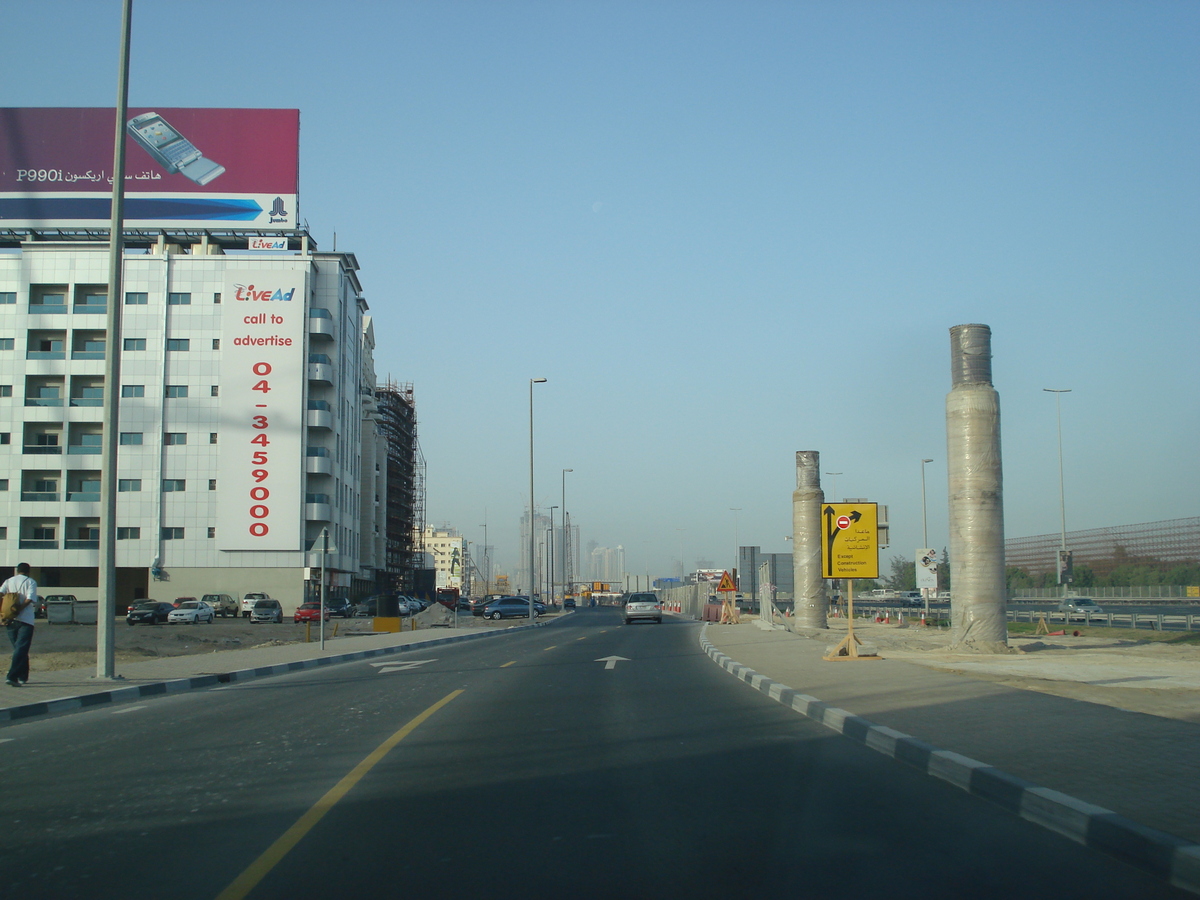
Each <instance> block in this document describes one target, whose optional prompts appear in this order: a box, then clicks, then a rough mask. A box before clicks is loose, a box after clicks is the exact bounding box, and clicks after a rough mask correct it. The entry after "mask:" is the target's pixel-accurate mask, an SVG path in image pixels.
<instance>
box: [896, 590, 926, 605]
mask: <svg viewBox="0 0 1200 900" xmlns="http://www.w3.org/2000/svg"><path fill="white" fill-rule="evenodd" d="M899 605H900V606H908V607H922V606H924V605H925V598H924V597H922V596H921V592H920V591H905V592H904V593H903V594H901V595H900V604H899Z"/></svg>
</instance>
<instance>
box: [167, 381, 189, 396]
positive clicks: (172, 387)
mask: <svg viewBox="0 0 1200 900" xmlns="http://www.w3.org/2000/svg"><path fill="white" fill-rule="evenodd" d="M187 389H188V386H187V385H186V384H168V385H167V396H168V397H176V398H178V397H186V396H187V395H188V391H187Z"/></svg>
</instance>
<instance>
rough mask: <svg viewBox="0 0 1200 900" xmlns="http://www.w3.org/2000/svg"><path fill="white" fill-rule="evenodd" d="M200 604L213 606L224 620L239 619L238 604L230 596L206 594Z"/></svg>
mask: <svg viewBox="0 0 1200 900" xmlns="http://www.w3.org/2000/svg"><path fill="white" fill-rule="evenodd" d="M200 602H201V603H207V604H208V605H209V606H211V607H212V608H213V609H214V610H216V613H217V615H218V616H220V617H221V618H222V619H224V618H225V617H226V616H233V617H234V618H235V619H236V618H237V617H238V611H239V610H238V602H237V601H236V600H234V599H233V597H231V596H230V595H229V594H205V595H204V596H203V597H201V598H200Z"/></svg>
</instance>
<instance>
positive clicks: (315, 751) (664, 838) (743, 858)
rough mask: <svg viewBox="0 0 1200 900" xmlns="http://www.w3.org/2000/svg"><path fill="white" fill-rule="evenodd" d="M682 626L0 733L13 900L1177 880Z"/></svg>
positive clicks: (903, 889) (505, 647)
mask: <svg viewBox="0 0 1200 900" xmlns="http://www.w3.org/2000/svg"><path fill="white" fill-rule="evenodd" d="M697 628H698V626H697V625H695V624H693V623H688V622H683V621H678V620H674V619H668V621H666V622H664V623H663V624H662V625H654V624H638V625H633V626H624V625H622V624H621V619H620V611H619V610H616V609H610V608H598V609H587V610H581V611H579V613H577V614H575V615H572V616H568V617H565V618H564V619H562V620H560V621H557V622H555V623H553V624H551V625H549V626H547V627H543V628H539V629H532V630H527V631H522V632H518V633H514V634H512V635H510V636H504V637H499V638H494V639H490V640H488V641H480V642H468V643H463V644H455V645H450V646H442V647H435V648H430V651H429V652H428V653H424V652H414V653H412V654H407V655H406V656H405V657H404V658H403V660H402V661H400V660H393V661H391V662H385V663H380V662H378V661H375V662H361V663H351V664H346V665H341V666H337V667H332V668H328V669H321V670H316V671H311V672H306V673H298V674H296V675H292V676H284V677H278V678H272V679H263V680H258V681H254V682H250V683H247V684H243V685H230V686H225V687H220V688H215V689H213V690H210V691H197V692H192V693H188V694H181V695H177V696H171V697H164V698H161V699H156V700H148V701H146V702H144V703H140V704H132V705H127V706H121V707H117V708H113V709H106V710H96V711H90V712H81V713H76V714H73V715H68V716H61V717H58V718H51V719H45V720H40V721H36V722H29V723H27V724H23V725H15V726H10V727H7V728H4V729H3V730H2V731H0V741H4V743H3V744H0V752H2V753H3V758H4V759H6V760H9V763H8V772H7V774H6V778H5V787H4V789H3V790H2V791H0V823H2V824H3V826H4V833H5V834H6V837H5V839H4V844H3V846H4V849H3V850H0V855H2V856H3V858H4V869H3V871H4V880H5V895H6V896H10V897H21V898H38V897H48V898H49V897H53V898H58V897H62V898H68V897H72V898H74V897H87V898H89V900H100V898H110V897H111V898H166V897H170V898H193V897H195V898H221V900H233V898H235V897H253V898H290V900H295V898H308V897H313V898H317V897H378V896H389V895H396V896H405V897H489V898H491V897H521V898H530V897H532V898H539V897H551V896H554V897H558V896H581V897H722V898H728V897H751V896H756V895H757V896H763V897H782V896H788V897H795V896H822V897H858V896H862V895H864V894H876V893H886V894H887V895H888V896H889V897H902V898H903V897H914V898H915V897H921V898H943V897H944V898H959V897H963V896H971V897H973V898H993V897H994V898H1010V897H1014V896H1022V897H1054V898H1069V897H1088V898H1107V897H1130V898H1133V897H1137V898H1147V897H1172V896H1184V895H1182V894H1180V893H1179V892H1176V891H1173V890H1172V889H1170V888H1168V887H1166V886H1164V885H1161V884H1159V883H1158V882H1155V881H1153V880H1151V879H1150V878H1148V877H1147V876H1143V875H1142V874H1141V873H1140V872H1138V871H1136V870H1134V869H1131V868H1129V867H1127V866H1125V865H1123V864H1121V863H1118V862H1116V861H1114V860H1111V859H1109V858H1107V857H1104V856H1101V855H1099V854H1097V853H1095V852H1093V851H1089V850H1087V849H1086V848H1083V847H1081V846H1079V845H1076V844H1074V843H1072V842H1070V841H1068V840H1066V839H1065V838H1061V837H1059V836H1058V835H1055V834H1052V833H1049V832H1047V831H1044V830H1042V829H1040V828H1038V827H1036V826H1034V825H1032V824H1030V823H1028V822H1025V821H1023V820H1020V819H1018V818H1016V817H1014V816H1011V815H1009V814H1007V813H1005V812H1003V811H1001V810H999V809H998V808H995V807H992V806H990V805H988V804H987V803H985V802H983V801H980V800H979V799H977V798H973V797H971V796H969V795H967V794H965V793H963V792H961V791H959V790H957V789H955V788H953V787H951V786H949V785H947V784H945V783H942V782H940V781H937V780H935V779H932V778H929V777H927V776H925V775H923V774H920V773H918V772H917V771H915V770H913V769H910V768H907V767H905V766H903V765H901V764H899V763H895V762H892V761H890V760H887V759H885V758H882V757H881V756H880V755H878V754H876V753H874V752H872V751H869V750H867V749H864V748H861V747H859V746H857V745H855V744H852V743H851V742H849V741H846V740H844V739H842V738H840V737H838V736H836V735H834V734H833V733H831V732H829V731H828V730H826V729H823V728H822V727H820V726H818V725H816V724H814V723H812V722H810V721H808V720H806V719H804V718H802V717H800V716H798V715H796V714H795V713H793V712H791V711H790V710H787V709H785V708H783V707H781V706H780V705H779V704H777V703H775V702H773V701H771V700H769V699H767V698H765V697H763V696H762V695H761V694H758V693H757V692H755V691H753V690H751V689H750V688H748V687H747V686H746V685H743V684H741V683H740V682H738V681H736V680H735V679H733V678H731V677H730V676H728V675H727V674H726V673H724V672H722V671H721V670H720V669H719V668H718V667H717V666H715V665H714V664H713V663H712V662H711V661H710V660H708V659H707V658H706V657H705V656H704V655H703V654H702V653H701V652H700V650H699V648H698V644H697ZM323 798H324V800H323ZM281 839H283V843H282V844H281V843H280V841H281Z"/></svg>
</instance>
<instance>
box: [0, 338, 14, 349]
mask: <svg viewBox="0 0 1200 900" xmlns="http://www.w3.org/2000/svg"><path fill="white" fill-rule="evenodd" d="M12 348H13V339H12V338H0V350H11V349H12Z"/></svg>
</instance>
